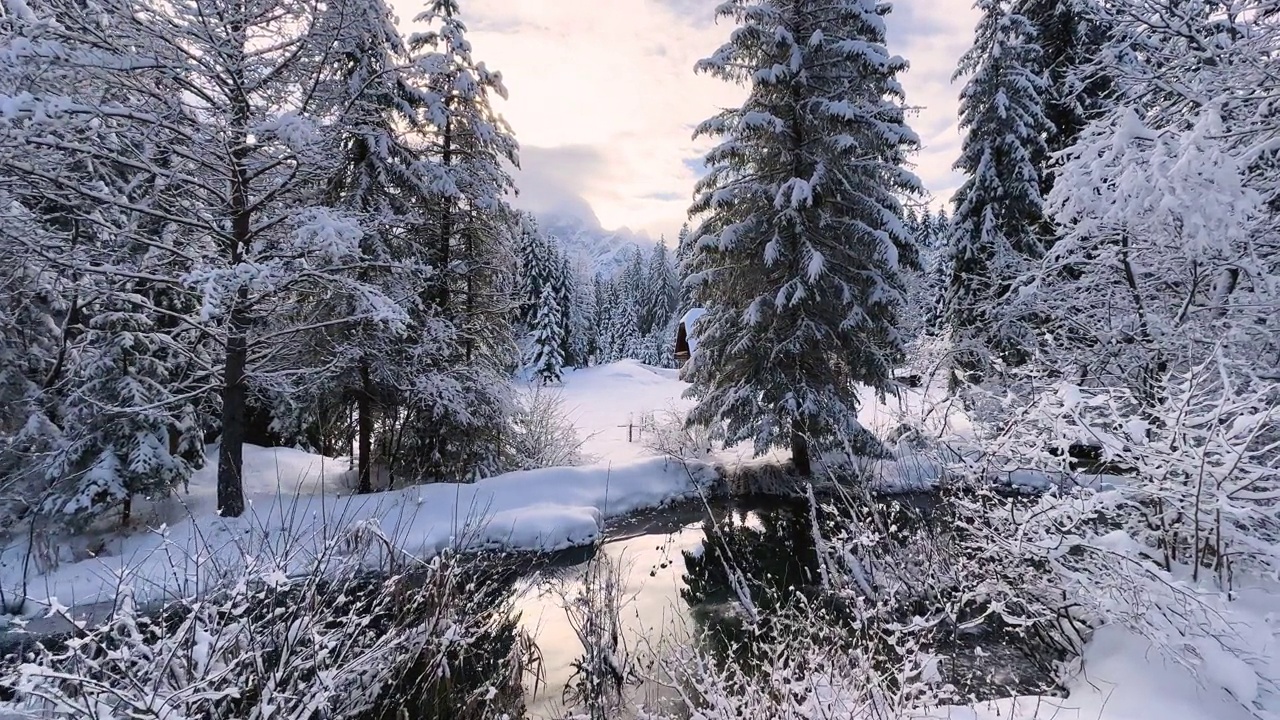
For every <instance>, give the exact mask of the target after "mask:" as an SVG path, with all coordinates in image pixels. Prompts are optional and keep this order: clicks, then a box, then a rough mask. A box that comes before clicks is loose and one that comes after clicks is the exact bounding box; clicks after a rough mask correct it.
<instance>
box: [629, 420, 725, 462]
mask: <svg viewBox="0 0 1280 720" xmlns="http://www.w3.org/2000/svg"><path fill="white" fill-rule="evenodd" d="M640 437H641V438H642V440H643V441H644V445H645V447H646V448H648V449H649V450H650V451H652V452H654V453H657V454H659V455H665V456H667V457H669V458H674V459H676V460H701V459H704V458H706V457H707V456H708V455H710V454H711V449H712V447H713V442H714V441H713V439H712V437H711V430H710V429H709V428H706V427H704V426H701V425H690V424H689V423H688V422H687V413H684V412H681V411H679V410H677V409H675V408H669V409H667V410H663V411H661V412H655V413H651V414H648V415H645V416H644V417H643V418H642V419H641V423H640Z"/></svg>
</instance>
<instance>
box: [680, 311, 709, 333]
mask: <svg viewBox="0 0 1280 720" xmlns="http://www.w3.org/2000/svg"><path fill="white" fill-rule="evenodd" d="M706 314H707V311H706V310H704V309H702V308H689V311H688V312H686V313H685V314H684V317H682V318H680V324H682V325H684V327H685V330H689V329H690V328H692V327H693V324H694V323H696V322H698V318H700V317H702V316H703V315H706Z"/></svg>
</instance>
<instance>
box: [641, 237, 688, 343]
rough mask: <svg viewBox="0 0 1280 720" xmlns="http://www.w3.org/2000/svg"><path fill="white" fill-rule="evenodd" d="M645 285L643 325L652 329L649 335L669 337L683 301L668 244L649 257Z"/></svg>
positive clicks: (661, 243)
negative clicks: (679, 294) (667, 335)
mask: <svg viewBox="0 0 1280 720" xmlns="http://www.w3.org/2000/svg"><path fill="white" fill-rule="evenodd" d="M644 281H645V288H644V297H643V299H642V300H643V306H642V310H641V312H642V313H643V319H642V320H641V323H640V324H641V326H642V327H645V328H648V333H647V334H649V335H657V336H659V337H660V338H662V337H665V336H666V334H667V331H668V328H669V327H670V325H671V318H672V316H673V315H674V314H675V311H676V303H677V301H678V300H679V298H678V292H679V289H678V287H677V286H678V283H679V280H678V278H677V277H676V269H675V265H674V264H672V262H671V255H670V253H669V252H668V251H667V244H666V243H665V242H660V243H658V244H657V245H655V246H654V248H653V250H652V251H651V252H650V253H649V262H648V264H647V265H646V266H645V273H644ZM646 362H648V361H646Z"/></svg>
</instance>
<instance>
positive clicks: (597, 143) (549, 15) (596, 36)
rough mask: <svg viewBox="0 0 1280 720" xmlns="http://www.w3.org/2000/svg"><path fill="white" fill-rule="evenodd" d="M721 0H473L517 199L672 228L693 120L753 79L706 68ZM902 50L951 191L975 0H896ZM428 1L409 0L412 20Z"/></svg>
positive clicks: (617, 223)
mask: <svg viewBox="0 0 1280 720" xmlns="http://www.w3.org/2000/svg"><path fill="white" fill-rule="evenodd" d="M715 5H716V0H461V1H460V6H461V9H462V14H463V19H464V21H466V23H467V25H468V27H469V29H470V37H471V40H472V44H473V46H474V50H475V55H476V58H477V59H480V60H483V61H484V62H485V63H487V64H488V65H489V66H490V67H491V68H494V69H497V70H501V71H502V73H503V76H504V78H505V81H506V84H507V87H508V89H509V90H510V100H509V101H507V102H504V103H501V106H500V109H501V111H502V112H503V114H504V115H505V116H506V117H507V119H508V121H510V123H511V125H512V126H513V128H514V129H515V132H516V137H517V138H518V140H519V141H520V144H521V146H522V149H523V150H522V165H523V169H522V170H521V171H520V172H519V173H518V174H517V176H516V181H517V183H518V184H519V186H520V189H521V198H520V199H519V200H518V201H517V204H518V205H522V206H524V207H526V208H528V209H532V210H535V211H549V210H559V211H561V212H565V213H570V214H577V215H590V214H594V216H595V217H596V218H598V219H599V222H600V223H601V225H603V226H604V227H605V228H606V229H616V228H619V227H624V226H625V227H629V228H631V229H633V230H641V231H646V232H648V233H650V234H651V235H653V236H654V237H657V236H658V235H660V234H666V235H667V236H668V237H670V236H673V235H674V234H675V232H676V230H677V229H678V228H679V226H680V223H681V222H682V221H683V219H684V216H685V211H686V209H687V208H688V205H689V200H690V197H691V193H692V190H693V184H694V182H695V180H696V171H695V169H694V168H695V167H696V163H697V159H698V158H699V157H700V155H701V154H702V153H703V152H704V151H705V150H706V147H707V146H706V143H705V142H697V143H695V142H694V141H693V140H691V139H690V135H691V134H692V130H693V127H694V125H696V124H697V123H698V122H700V121H702V120H703V119H705V118H707V117H709V116H710V115H712V114H714V113H715V112H716V110H717V109H719V108H720V107H724V106H729V105H733V104H735V103H736V102H738V101H739V100H740V99H741V93H742V90H741V89H739V88H735V87H732V86H729V85H726V84H725V83H722V82H720V81H718V80H715V79H712V78H709V77H706V76H700V75H694V73H693V65H694V63H695V62H696V61H697V60H698V59H700V58H702V57H705V56H706V55H708V54H710V53H711V52H712V51H713V50H714V49H715V48H716V47H718V46H719V45H720V44H721V43H722V42H724V40H725V39H726V38H727V37H728V33H729V32H730V30H731V27H730V26H729V25H728V24H726V23H720V24H713V12H714V8H715ZM894 5H895V8H894V13H893V14H892V15H891V16H890V18H891V19H890V33H891V35H890V49H891V50H892V51H893V52H895V53H898V54H901V55H904V56H905V57H906V58H907V59H908V60H909V61H910V62H911V65H912V68H911V71H910V72H909V73H907V75H905V76H904V77H903V78H902V80H903V83H904V85H905V86H906V89H907V92H908V102H909V103H910V104H912V105H916V106H921V107H922V111H921V114H920V115H919V116H918V117H916V118H913V120H912V126H913V127H914V128H915V129H916V132H918V133H919V134H920V136H921V138H922V139H923V141H924V143H925V148H924V151H923V152H922V153H921V154H920V155H919V156H918V157H917V159H916V160H917V162H918V164H919V166H918V167H917V172H918V173H919V174H920V176H921V177H922V179H923V180H924V182H925V185H926V187H928V188H929V189H930V191H932V192H933V193H934V194H935V195H936V196H938V197H939V198H944V199H945V198H947V197H949V196H950V193H951V191H952V190H953V189H954V187H955V185H956V184H957V183H956V180H955V177H954V175H953V174H952V173H951V172H950V165H951V164H952V162H954V160H955V156H956V154H957V152H958V149H959V135H958V133H957V131H956V125H955V112H956V95H957V93H958V91H959V88H958V87H956V86H953V85H952V84H951V83H950V80H949V79H950V76H951V73H952V72H953V71H954V68H955V62H956V59H957V58H959V56H960V54H961V53H962V52H964V49H965V48H966V47H967V46H968V43H969V41H970V37H971V31H972V27H973V22H974V19H975V18H974V15H973V12H972V10H971V9H970V7H969V0H898V1H897V2H895V3H894ZM420 8H421V4H419V3H418V2H405V0H400V2H399V3H398V4H397V6H396V10H397V11H398V12H399V14H400V16H401V17H402V18H404V19H406V20H407V19H409V18H412V17H413V16H414V15H415V14H416V13H417V12H418V11H419V9H420Z"/></svg>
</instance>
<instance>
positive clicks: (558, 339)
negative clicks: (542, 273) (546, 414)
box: [528, 285, 564, 385]
mask: <svg viewBox="0 0 1280 720" xmlns="http://www.w3.org/2000/svg"><path fill="white" fill-rule="evenodd" d="M563 326H564V317H563V314H562V313H561V310H560V302H559V299H558V298H557V297H556V292H555V289H554V288H552V287H551V286H550V285H545V286H543V288H542V299H541V302H539V303H538V315H537V317H536V318H535V319H534V322H533V328H532V332H531V338H530V343H529V348H530V349H529V362H528V367H529V371H530V372H531V373H532V375H533V378H534V379H535V380H537V381H538V383H540V384H542V385H552V384H555V383H558V382H560V376H561V375H562V374H563V372H564V355H563V346H564V340H563V337H562V335H561V330H562V328H563Z"/></svg>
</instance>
